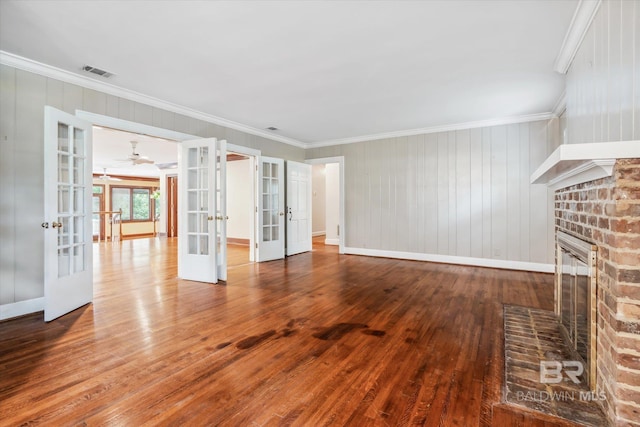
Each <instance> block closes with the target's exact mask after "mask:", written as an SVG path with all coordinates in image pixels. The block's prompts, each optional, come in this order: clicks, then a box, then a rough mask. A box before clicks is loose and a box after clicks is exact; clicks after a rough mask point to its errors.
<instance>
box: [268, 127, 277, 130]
mask: <svg viewBox="0 0 640 427" xmlns="http://www.w3.org/2000/svg"><path fill="white" fill-rule="evenodd" d="M267 129H268V130H278V128H277V127H275V126H269V127H268V128H267Z"/></svg>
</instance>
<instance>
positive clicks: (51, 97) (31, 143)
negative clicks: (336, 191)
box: [0, 65, 304, 317]
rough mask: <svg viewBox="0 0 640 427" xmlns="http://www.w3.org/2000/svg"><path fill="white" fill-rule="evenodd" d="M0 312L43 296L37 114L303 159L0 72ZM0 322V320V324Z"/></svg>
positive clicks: (9, 70)
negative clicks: (109, 122)
mask: <svg viewBox="0 0 640 427" xmlns="http://www.w3.org/2000/svg"><path fill="white" fill-rule="evenodd" d="M0 93H1V96H0V112H1V114H0V204H1V205H0V308H1V306H2V305H5V304H12V303H16V302H20V301H26V300H31V299H35V298H40V297H42V296H43V295H44V288H43V277H44V262H43V254H42V247H43V242H44V236H43V230H42V228H41V227H40V223H41V222H42V221H43V216H42V215H43V212H44V205H43V182H44V175H43V168H44V158H43V144H44V143H43V141H44V106H45V105H51V106H53V107H55V108H58V109H61V110H63V111H66V112H68V113H71V114H75V111H76V109H79V110H84V111H89V112H92V113H96V114H103V115H107V116H112V117H116V118H119V119H123V120H129V121H134V122H138V123H142V124H146V125H150V126H156V127H160V128H165V129H170V130H174V131H179V132H184V133H188V134H192V135H198V136H202V137H217V138H221V139H226V140H227V141H228V142H229V143H233V144H237V145H242V146H246V147H250V148H255V149H260V150H262V153H263V154H264V155H267V156H272V157H280V158H284V159H290V160H298V161H299V160H302V159H304V150H303V149H301V148H296V147H293V146H290V145H287V144H283V143H280V142H276V141H272V140H269V139H266V138H262V137H259V136H254V135H250V134H247V133H244V132H240V131H237V130H234V129H228V128H225V127H223V126H218V125H216V124H213V123H207V122H204V121H201V120H197V119H193V118H190V117H186V116H183V115H180V114H176V113H172V112H170V111H165V110H162V109H159V108H155V107H151V106H148V105H144V104H141V103H138V102H133V101H129V100H127V99H123V98H119V97H116V96H112V95H108V94H105V93H102V92H98V91H95V90H91V89H86V88H82V87H80V86H76V85H73V84H69V83H64V82H61V81H58V80H54V79H51V78H47V77H43V76H40V75H37V74H33V73H30V72H26V71H22V70H18V69H15V68H13V67H9V66H5V65H0ZM0 317H1V316H0Z"/></svg>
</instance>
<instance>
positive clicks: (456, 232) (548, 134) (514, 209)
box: [307, 120, 559, 263]
mask: <svg viewBox="0 0 640 427" xmlns="http://www.w3.org/2000/svg"><path fill="white" fill-rule="evenodd" d="M557 126H558V121H557V120H553V121H538V122H530V123H521V124H513V125H504V126H495V127H489V128H478V129H469V130H460V131H452V132H443V133H432V134H426V135H416V136H408V137H401V138H390V139H382V140H377V141H367V142H361V143H354V144H347V145H338V146H331V147H324V148H317V149H310V150H307V158H309V159H311V158H321V157H331V156H344V157H345V200H346V206H345V222H346V224H345V229H346V230H345V231H346V236H345V237H346V242H345V244H346V246H347V247H353V248H363V249H378V250H385V251H397V252H411V253H419V254H439V255H450V256H461V257H474V258H487V259H500V260H507V261H521V262H535V263H552V262H553V203H552V197H553V193H552V192H550V191H548V190H547V187H546V186H544V185H531V184H529V177H530V175H531V173H532V172H533V171H534V170H535V169H536V168H537V167H538V166H539V165H540V164H541V163H542V161H543V160H544V159H546V157H547V156H548V155H549V154H550V152H551V148H553V147H554V146H555V145H556V140H557V138H558V137H559V133H558V128H557Z"/></svg>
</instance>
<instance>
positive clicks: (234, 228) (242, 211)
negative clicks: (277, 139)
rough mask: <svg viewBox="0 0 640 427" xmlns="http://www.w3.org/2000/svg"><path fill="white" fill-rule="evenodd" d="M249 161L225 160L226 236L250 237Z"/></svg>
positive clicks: (251, 217) (251, 190) (251, 187)
mask: <svg viewBox="0 0 640 427" xmlns="http://www.w3.org/2000/svg"><path fill="white" fill-rule="evenodd" d="M252 176H253V173H252V171H251V162H250V161H249V159H246V160H234V161H232V162H227V215H228V216H229V220H228V221H227V237H231V238H235V239H250V238H251V221H252V220H253V212H252V210H253V208H252V207H253V201H252V198H253V186H252V183H251V177H252Z"/></svg>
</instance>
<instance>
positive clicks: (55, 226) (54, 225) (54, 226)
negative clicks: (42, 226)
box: [51, 221, 62, 228]
mask: <svg viewBox="0 0 640 427" xmlns="http://www.w3.org/2000/svg"><path fill="white" fill-rule="evenodd" d="M51 227H53V228H62V223H61V222H55V221H54V222H52V223H51Z"/></svg>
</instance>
